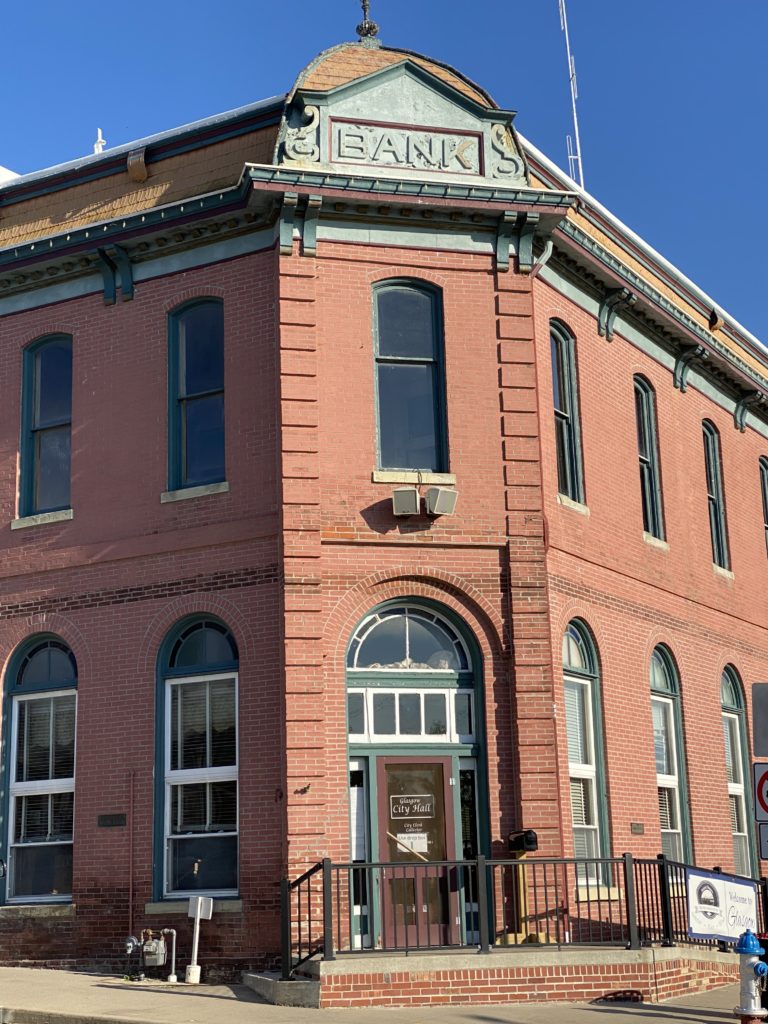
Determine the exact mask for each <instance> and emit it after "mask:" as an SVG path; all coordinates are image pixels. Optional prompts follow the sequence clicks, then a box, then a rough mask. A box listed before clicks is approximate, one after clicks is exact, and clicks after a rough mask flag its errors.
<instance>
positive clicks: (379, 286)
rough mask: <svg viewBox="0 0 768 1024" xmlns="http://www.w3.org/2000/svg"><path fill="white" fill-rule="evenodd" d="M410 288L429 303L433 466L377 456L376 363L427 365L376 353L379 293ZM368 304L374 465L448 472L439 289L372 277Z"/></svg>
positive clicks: (405, 279)
mask: <svg viewBox="0 0 768 1024" xmlns="http://www.w3.org/2000/svg"><path fill="white" fill-rule="evenodd" d="M398 289H399V290H404V289H407V290H410V291H414V292H418V293H420V294H422V295H427V296H428V297H429V299H430V304H431V307H432V318H431V319H432V351H433V358H432V360H431V365H434V367H435V406H434V408H433V410H432V419H433V425H434V428H435V440H436V442H437V443H436V455H437V460H438V465H437V466H385V465H383V463H382V458H381V405H380V401H379V373H378V368H379V366H380V365H393V364H394V363H396V362H400V363H403V364H404V365H408V366H413V365H415V364H418V365H428V364H430V361H428V360H425V359H406V358H401V359H392V358H389V357H382V356H380V355H379V295H381V294H382V293H384V292H388V291H397V290H398ZM371 299H372V301H371V307H372V312H373V374H374V380H373V393H374V411H375V416H376V468H377V469H378V470H392V471H394V470H404V471H417V472H418V470H420V469H421V470H423V471H424V472H427V473H447V472H449V459H448V417H447V415H446V398H445V389H446V385H445V335H444V326H443V290H442V288H438V287H437V286H436V285H433V284H432V283H431V282H429V281H425V280H423V279H421V278H417V277H391V278H387V279H385V280H383V281H376V282H374V284H373V287H372V289H371Z"/></svg>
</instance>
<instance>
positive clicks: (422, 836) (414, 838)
mask: <svg viewBox="0 0 768 1024" xmlns="http://www.w3.org/2000/svg"><path fill="white" fill-rule="evenodd" d="M397 838H398V841H399V842H400V843H401V844H402V846H404V847H405V848H406V849H408V850H410V851H411V853H429V844H428V837H427V833H426V832H398V833H397ZM401 848H402V847H401Z"/></svg>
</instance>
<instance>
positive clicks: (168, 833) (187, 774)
mask: <svg viewBox="0 0 768 1024" xmlns="http://www.w3.org/2000/svg"><path fill="white" fill-rule="evenodd" d="M229 680H231V681H232V682H234V684H235V763H234V765H225V766H222V767H220V768H189V769H184V770H172V769H171V708H172V703H173V702H172V693H173V687H174V686H185V685H190V684H191V683H215V682H226V681H229ZM239 711H240V700H239V686H238V673H237V672H214V673H204V674H202V675H194V676H180V677H178V678H176V677H171V678H168V679H166V681H165V765H164V771H165V786H164V795H165V806H164V808H163V821H164V841H163V895H164V897H165V898H167V899H173V898H176V897H180V898H184V897H188V896H200V895H206V896H237V895H238V893H239V888H238V887H235V888H234V889H205V890H200V889H195V890H186V889H171V888H170V881H171V868H170V860H171V856H170V854H171V841H172V840H174V839H183V838H185V837H187V836H197V837H202V836H205V835H210V836H216V837H218V838H219V839H223V838H226V837H227V836H235V837H236V838H237V839H238V857H237V875H238V886H239V880H240V856H239V846H240V844H239V836H240V767H239V765H240V714H239ZM205 782H234V783H236V785H237V824H236V827H235V831H234V832H209V833H204V832H184V833H179V832H173V831H172V825H173V822H172V820H171V818H172V814H173V800H172V793H171V789H172V787H173V786H183V785H194V784H203V783H205Z"/></svg>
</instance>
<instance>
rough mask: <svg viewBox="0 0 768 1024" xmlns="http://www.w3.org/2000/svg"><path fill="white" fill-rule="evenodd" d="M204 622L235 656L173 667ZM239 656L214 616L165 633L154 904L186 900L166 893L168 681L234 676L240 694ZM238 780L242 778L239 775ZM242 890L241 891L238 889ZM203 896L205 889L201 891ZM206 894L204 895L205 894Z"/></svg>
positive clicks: (159, 672)
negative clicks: (183, 643)
mask: <svg viewBox="0 0 768 1024" xmlns="http://www.w3.org/2000/svg"><path fill="white" fill-rule="evenodd" d="M201 623H212V624H214V625H215V626H216V627H217V628H218V629H219V630H220V631H222V632H223V633H225V634H226V636H227V637H228V639H229V642H230V644H231V647H232V652H233V657H232V659H231V660H229V661H223V660H218V661H216V662H213V661H211V662H206V663H205V664H196V665H184V666H182V667H180V668H174V667H173V666H171V664H170V662H171V656H172V652H173V650H174V647H175V645H176V644H177V642H178V641H179V639H180V638H181V637H182V636H183V635H184V633H185V632H186V631H187V630H189V629H190V627H192V626H196V625H199V624H201ZM239 662H240V659H239V655H238V650H237V644H236V641H235V638H234V636H233V635H232V632H231V630H230V629H229V627H228V626H227V625H226V623H224V622H222V621H221V620H220V619H218V618H217V617H216V616H214V615H190V616H187V617H185V618H184V619H181V620H180V621H179V622H177V623H176V624H175V625H174V626H173V628H172V629H171V630H169V632H168V633H167V634H166V636H165V638H164V640H163V642H162V644H161V645H160V648H159V650H158V654H157V663H156V669H155V772H154V827H153V841H152V853H153V857H152V860H153V863H152V899H153V901H154V902H160V901H164V902H173V901H174V900H175V901H178V900H179V899H185V898H187V897H185V896H183V895H178V894H177V893H176V892H173V891H169V892H166V891H165V881H166V857H167V850H166V829H165V825H166V811H167V808H166V795H167V780H166V765H167V759H168V752H167V749H166V736H167V716H168V714H169V707H168V694H169V686H168V684H169V682H172V681H173V680H182V679H187V678H190V677H195V678H200V677H205V676H210V677H216V676H222V675H232V676H234V678H235V681H236V682H235V693H236V695H238V694H239ZM239 705H240V702H239V697H238V698H237V704H236V723H237V725H236V735H237V743H238V753H237V761H238V765H239V762H240V757H239V746H240V727H239V717H240V715H239V710H240V708H239ZM238 778H239V775H238ZM239 789H240V787H239V781H238V805H239V800H240V792H239ZM240 811H241V808H240V807H239V806H238V879H239V877H240V865H239V861H240V857H239V834H240V821H241V820H242V815H241V813H240ZM238 891H239V888H238ZM201 893H202V890H201ZM203 895H204V893H203ZM235 895H236V893H235V892H234V890H233V892H232V893H230V891H229V890H227V896H226V897H223V898H227V899H228V898H230V897H234V896H235Z"/></svg>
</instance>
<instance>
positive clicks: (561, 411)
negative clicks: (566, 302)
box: [549, 320, 584, 502]
mask: <svg viewBox="0 0 768 1024" xmlns="http://www.w3.org/2000/svg"><path fill="white" fill-rule="evenodd" d="M549 346H550V355H551V358H552V399H553V402H554V411H555V450H556V455H557V489H558V491H559V492H560V494H563V495H565V497H567V498H571V499H572V500H573V501H578V502H583V501H584V474H583V469H582V455H581V431H580V425H579V396H578V381H577V376H576V341H575V339H574V337H573V335H572V334H571V333H570V331H568V330H566V328H565V327H564V326H563V324H561V323H559V322H558V321H557V320H552V321H551V322H550V325H549Z"/></svg>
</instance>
